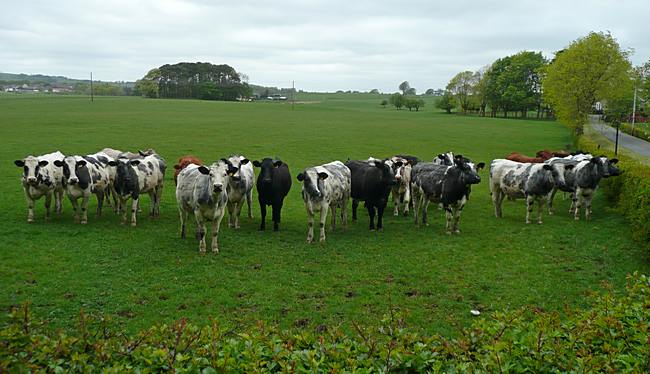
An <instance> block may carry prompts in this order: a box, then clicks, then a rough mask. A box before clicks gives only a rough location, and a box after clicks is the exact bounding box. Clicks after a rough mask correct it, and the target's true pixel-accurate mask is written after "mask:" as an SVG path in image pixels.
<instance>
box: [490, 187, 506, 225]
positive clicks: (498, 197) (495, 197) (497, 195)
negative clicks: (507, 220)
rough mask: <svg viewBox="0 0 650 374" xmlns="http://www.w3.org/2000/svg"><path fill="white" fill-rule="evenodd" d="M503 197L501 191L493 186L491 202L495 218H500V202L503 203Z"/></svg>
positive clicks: (501, 214)
mask: <svg viewBox="0 0 650 374" xmlns="http://www.w3.org/2000/svg"><path fill="white" fill-rule="evenodd" d="M503 197H504V194H503V192H501V190H500V189H498V188H495V189H494V191H493V192H492V202H493V203H494V216H495V217H497V218H501V217H502V216H503V212H502V211H501V204H503Z"/></svg>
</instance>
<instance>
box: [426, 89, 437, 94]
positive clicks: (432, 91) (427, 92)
mask: <svg viewBox="0 0 650 374" xmlns="http://www.w3.org/2000/svg"><path fill="white" fill-rule="evenodd" d="M434 93H436V91H434V90H433V88H429V89H428V90H427V91H426V92H425V93H424V94H425V95H433V94H434Z"/></svg>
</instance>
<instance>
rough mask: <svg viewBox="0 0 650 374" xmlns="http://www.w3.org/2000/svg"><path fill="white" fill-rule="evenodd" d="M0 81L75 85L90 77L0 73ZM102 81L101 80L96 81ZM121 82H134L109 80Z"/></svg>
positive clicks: (129, 84)
mask: <svg viewBox="0 0 650 374" xmlns="http://www.w3.org/2000/svg"><path fill="white" fill-rule="evenodd" d="M0 82H6V83H15V84H18V83H20V84H23V83H28V84H49V85H75V84H77V83H90V79H72V78H68V77H63V76H53V75H43V74H13V73H0ZM96 82H102V81H96ZM110 83H121V84H122V85H126V86H133V85H135V82H110Z"/></svg>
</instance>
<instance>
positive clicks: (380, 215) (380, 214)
mask: <svg viewBox="0 0 650 374" xmlns="http://www.w3.org/2000/svg"><path fill="white" fill-rule="evenodd" d="M384 209H386V206H385V205H380V206H378V207H377V230H383V229H384Z"/></svg>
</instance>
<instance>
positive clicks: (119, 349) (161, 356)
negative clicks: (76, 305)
mask: <svg viewBox="0 0 650 374" xmlns="http://www.w3.org/2000/svg"><path fill="white" fill-rule="evenodd" d="M648 281H649V280H648V278H647V277H646V276H644V275H638V274H634V275H632V276H628V281H627V285H626V289H625V291H624V292H622V293H621V294H616V293H614V292H613V290H612V289H611V287H609V286H607V285H605V292H603V293H601V294H596V293H594V294H592V295H590V300H591V307H590V308H588V309H585V310H579V309H576V310H570V309H566V310H565V311H564V312H563V313H558V312H546V311H543V310H539V309H536V308H521V309H518V310H514V311H506V312H496V313H493V314H491V315H490V316H489V317H487V318H480V319H478V320H477V321H476V322H474V323H473V324H472V326H471V327H470V328H469V329H467V330H464V331H463V332H462V335H461V337H460V338H458V339H446V338H444V337H441V336H423V335H418V334H416V333H412V332H410V331H409V329H408V328H406V327H404V326H403V322H402V316H403V314H402V312H400V311H399V310H398V309H395V310H393V311H392V312H391V313H390V314H389V315H387V316H385V317H384V319H383V320H382V321H378V327H374V328H373V327H361V326H357V325H354V327H355V329H356V333H352V334H346V333H345V332H343V331H342V330H341V329H339V328H337V327H330V328H326V327H321V328H319V329H318V331H316V332H311V331H306V330H302V331H301V330H296V331H281V330H278V329H277V328H275V327H272V326H267V325H266V324H264V323H262V322H259V323H258V325H257V326H254V327H253V328H250V329H249V331H247V332H239V333H234V332H233V331H225V330H224V329H222V328H221V327H220V326H219V325H218V324H217V323H216V322H213V323H212V324H211V325H209V326H204V327H198V326H194V325H191V324H189V323H187V322H186V321H185V320H180V321H178V322H176V323H174V324H172V325H171V326H167V325H159V326H154V327H151V328H150V329H148V330H145V331H142V332H140V333H138V334H136V335H125V334H123V333H121V332H120V331H119V329H118V328H116V326H113V325H112V323H111V322H110V321H107V320H105V319H99V320H97V319H93V318H90V317H87V316H85V315H84V314H83V312H82V313H81V314H80V317H79V324H78V326H77V328H76V330H75V331H73V332H71V333H69V334H68V333H64V332H62V331H56V332H53V331H50V330H48V329H47V328H46V327H45V324H44V323H42V322H36V321H33V320H32V319H31V314H30V312H29V307H28V305H23V307H22V308H19V309H15V310H14V311H13V312H12V314H11V322H10V323H9V324H8V325H7V326H5V327H3V328H2V329H1V330H0V372H26V371H39V370H44V371H48V372H49V371H51V372H68V371H72V372H93V371H99V370H100V369H103V370H106V371H107V372H124V371H129V372H132V371H139V370H141V369H143V370H145V371H147V372H149V371H150V372H157V371H174V372H197V373H198V372H201V373H214V372H217V371H219V372H253V371H255V372H260V371H262V372H267V371H282V372H307V371H309V372H325V371H326V372H340V371H354V370H361V371H363V372H371V371H378V372H386V371H396V372H424V371H427V372H522V371H531V372H555V371H561V372H565V371H570V372H621V371H624V372H648V371H650V350H649V349H648V345H649V344H650V343H649V341H648V333H649V332H650V331H649V322H648V317H649V316H650V313H649V311H650V283H649V282H648Z"/></svg>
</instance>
